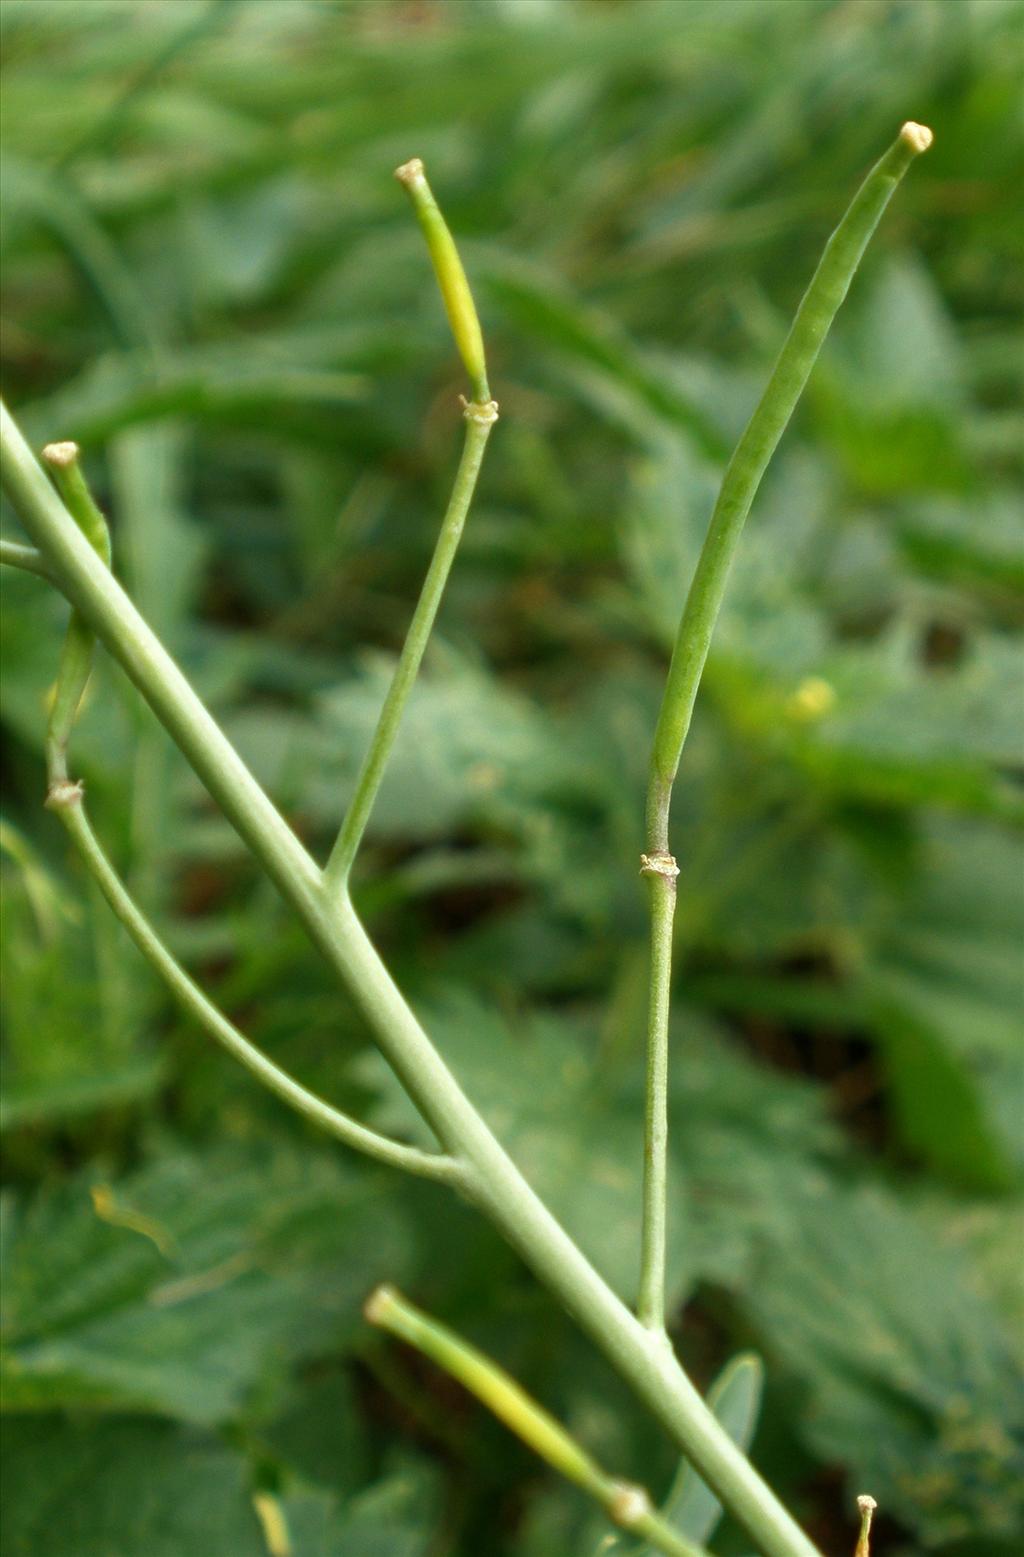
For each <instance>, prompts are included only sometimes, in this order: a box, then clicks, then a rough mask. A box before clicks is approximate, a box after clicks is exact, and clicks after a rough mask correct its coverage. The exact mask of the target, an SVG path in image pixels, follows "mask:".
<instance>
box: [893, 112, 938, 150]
mask: <svg viewBox="0 0 1024 1557" xmlns="http://www.w3.org/2000/svg"><path fill="white" fill-rule="evenodd" d="M900 139H901V140H902V141H905V142H906V143H907V145H908V146H909V147H910V148H911V150H912V151H918V152H920V151H927V150H928V147H929V146H930V145H931V143H932V141H933V140H934V139H935V136H934V135H933V134H932V132H931V130H929V128H928V126H927V125H926V124H915V123H914V121H913V119H908V120H907V122H906V124H905V125H904V126H903V127H902V129H901V130H900Z"/></svg>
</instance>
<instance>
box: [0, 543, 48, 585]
mask: <svg viewBox="0 0 1024 1557" xmlns="http://www.w3.org/2000/svg"><path fill="white" fill-rule="evenodd" d="M0 562H2V563H4V564H5V565H6V566H7V567H9V568H21V569H22V570H23V571H24V572H25V573H35V574H37V575H38V576H39V577H40V578H45V579H49V580H50V582H51V583H52V577H51V574H50V570H49V568H48V567H47V566H46V559H45V558H44V556H43V554H42V552H39V551H36V549H35V547H34V546H22V544H21V542H20V541H8V540H2V539H0Z"/></svg>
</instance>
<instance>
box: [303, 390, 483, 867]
mask: <svg viewBox="0 0 1024 1557" xmlns="http://www.w3.org/2000/svg"><path fill="white" fill-rule="evenodd" d="M465 415H466V438H465V443H464V445H463V450H462V458H461V460H460V461H459V468H458V470H457V472H456V475H455V483H454V486H453V487H452V495H451V498H450V500H449V503H448V509H447V512H446V513H445V516H444V520H443V522H442V524H441V533H440V535H439V536H438V538H437V545H436V546H435V548H434V555H433V557H432V558H431V561H430V567H429V568H428V569H427V576H426V578H425V579H424V582H423V588H422V590H421V591H420V597H419V600H418V601H417V603H416V610H415V611H414V613H413V618H412V622H411V623H410V625H409V631H408V633H407V634H406V638H405V643H404V644H403V645H402V652H401V654H400V655H399V659H398V664H397V665H396V667H395V673H394V676H393V677H392V679H391V685H390V687H389V688H388V693H387V697H386V698H385V699H384V706H383V708H382V709H381V711H380V717H379V718H378V720H377V728H376V729H375V730H374V732H373V739H372V740H371V742H370V748H369V750H368V752H367V754H366V757H365V758H364V760H363V765H362V767H361V769H360V771H359V777H358V779H357V780H356V788H355V793H354V795H353V797H352V801H351V804H350V805H349V808H348V811H347V813H346V815H345V820H344V822H343V823H342V827H341V831H340V832H339V834H338V838H337V841H336V842H335V845H334V848H333V849H332V851H331V857H330V859H329V860H328V862H327V868H326V870H325V871H324V883H325V885H326V887H327V889H328V891H330V892H333V893H335V894H336V895H337V894H340V893H342V892H344V891H345V890H346V888H347V884H348V878H349V874H350V872H351V870H352V863H353V861H354V859H355V857H356V853H357V851H358V849H359V844H360V842H361V840H362V837H363V833H364V832H365V831H366V824H367V822H368V821H369V818H370V812H371V811H372V809H373V803H374V801H375V800H376V798H377V791H378V790H379V789H380V785H381V780H382V779H383V777H384V770H385V768H386V766H387V762H388V758H389V757H390V755H391V749H392V747H393V746H394V744H395V737H396V736H397V734H398V727H399V725H400V724H401V721H402V715H403V713H404V712H405V705H406V703H407V702H408V700H409V694H410V692H411V691H412V689H413V685H414V683H415V681H416V677H417V675H418V673H419V668H420V665H421V663H422V661H423V655H424V651H425V650H426V647H427V643H428V641H429V638H430V633H431V630H432V628H433V625H434V619H435V617H436V616H437V612H438V607H439V606H440V604H441V596H442V595H443V594H444V588H445V584H446V583H447V581H448V575H449V573H450V572H451V567H452V563H453V562H454V560H455V553H456V551H457V550H458V545H459V541H460V539H461V538H462V530H463V526H464V525H465V522H466V515H467V514H468V512H469V505H470V503H471V502H472V500H473V493H474V491H475V490H476V481H477V476H478V475H479V474H480V466H481V464H482V462H483V457H484V450H485V449H486V447H487V440H488V438H489V437H490V435H491V428H492V426H493V425H494V422H495V421H496V420H497V408H496V407H494V408H493V409H492V406H491V405H486V406H478V405H471V406H467V407H466V412H465Z"/></svg>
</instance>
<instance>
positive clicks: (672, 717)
mask: <svg viewBox="0 0 1024 1557" xmlns="http://www.w3.org/2000/svg"><path fill="white" fill-rule="evenodd" d="M931 143H932V132H931V130H929V129H927V128H926V127H925V126H924V125H920V124H912V123H908V124H905V125H904V126H903V128H902V129H901V130H900V133H899V135H898V136H897V137H896V140H895V141H894V143H893V144H892V146H890V148H889V150H888V151H887V152H886V153H885V155H884V156H883V157H882V158H881V159H880V160H879V161H878V162H877V163H876V164H875V166H874V167H873V168H872V169H871V172H870V173H869V174H868V176H867V178H866V179H865V180H864V182H863V184H862V185H861V186H860V188H859V189H858V191H857V193H856V194H855V195H854V197H853V200H852V201H851V202H850V205H849V207H848V208H847V211H846V214H845V215H844V217H843V219H842V221H841V222H840V223H839V226H838V227H837V228H836V230H835V232H834V233H833V234H832V236H831V238H830V239H829V241H828V243H827V244H826V245H825V251H824V253H823V254H822V257H821V260H820V262H819V264H818V268H817V270H816V271H815V272H814V275H813V277H812V278H811V283H810V285H809V286H808V288H807V291H806V292H805V293H804V296H803V299H802V301H801V303H800V306H799V308H798V309H797V312H796V317H795V318H794V320H793V324H792V326H791V328H790V331H789V334H788V335H787V337H786V340H785V342H784V343H783V346H782V350H781V351H780V353H779V355H778V358H777V360H776V363H775V366H774V367H773V369H772V371H771V374H770V376H769V379H768V383H767V385H766V387H765V390H764V393H763V394H762V396H761V399H760V401H759V402H758V404H757V407H756V409H755V411H754V413H753V415H752V416H751V418H750V421H749V422H748V423H747V426H746V428H745V429H744V431H743V433H742V434H741V436H740V440H739V442H738V443H737V445H736V448H735V450H734V452H733V454H732V457H731V459H730V460H729V463H728V465H727V466H726V470H725V475H724V476H723V478H722V485H721V487H720V489H719V493H718V498H717V500H716V502H715V506H714V509H713V511H712V514H711V520H710V523H709V525H708V533H707V536H706V538H705V541H704V545H703V547H702V548H701V553H700V556H699V558H698V559H697V567H696V569H695V571H694V575H693V581H692V583H691V584H690V589H689V593H688V595H687V597H686V604H685V606H684V607H683V613H682V617H681V619H680V622H679V629H678V632H677V634H676V641H675V647H674V649H673V651H672V661H671V664H670V666H669V672H668V678H667V680H666V683H665V691H664V695H663V697H662V702H661V710H660V712H659V714H658V723H657V727H656V729H655V732H654V744H653V749H652V752H651V763H650V776H649V781H648V788H647V805H646V842H645V848H646V850H647V853H646V855H644V856H643V859H644V862H645V863H644V872H645V874H651V871H650V869H649V865H648V862H650V861H671V865H672V872H673V876H674V874H675V860H674V859H673V858H672V855H671V853H670V850H669V810H670V808H671V804H672V786H673V784H674V783H675V777H676V773H677V771H678V769H679V758H680V755H681V753H682V749H683V742H684V741H685V740H686V735H687V732H688V730H689V728H690V719H691V717H692V714H693V705H694V702H695V701H696V697H697V689H698V687H699V686H700V680H701V676H702V675H703V672H704V665H705V663H706V661H707V657H708V649H709V647H710V644H711V635H712V633H713V631H714V627H715V622H716V621H717V619H718V613H719V610H720V609H721V605H722V599H723V597H724V595H725V588H726V584H727V583H728V579H729V572H730V569H731V567H732V561H733V557H734V556H735V554H736V548H737V546H738V544H739V539H740V535H741V534H742V531H743V526H744V523H745V522H746V518H747V515H748V514H749V512H750V508H751V505H752V503H753V501H754V497H755V495H756V493H757V489H758V487H759V486H760V484H761V478H762V477H763V475H764V473H765V470H766V469H767V467H768V463H769V461H770V460H771V457H772V455H773V454H774V452H775V450H776V448H777V447H778V444H779V440H780V439H781V437H782V434H783V433H784V432H785V430H786V426H787V424H788V422H789V419H790V417H791V416H792V414H793V411H794V410H795V408H796V404H797V401H798V400H799V399H800V396H801V394H802V393H803V390H804V386H805V385H806V383H807V380H808V378H809V377H810V374H811V370H812V368H813V367H814V364H815V362H816V360H817V357H818V353H819V352H820V350H821V348H822V345H823V343H824V341H825V337H826V336H827V334H828V332H829V329H830V328H831V325H832V321H833V319H834V318H835V316H836V314H837V313H838V311H839V308H840V305H841V304H842V302H843V299H844V298H845V297H846V294H847V292H848V291H849V288H850V283H851V282H852V280H853V277H854V274H855V272H856V270H857V266H858V265H859V264H860V261H861V257H862V256H863V254H864V250H865V249H866V247H867V245H868V242H869V240H870V238H871V235H872V233H873V232H874V230H875V228H876V227H877V226H878V223H879V221H880V220H881V217H882V213H883V212H884V210H885V208H886V206H887V205H888V204H889V201H890V200H891V199H892V196H893V194H894V192H895V190H896V187H897V185H898V184H899V182H900V180H901V179H902V177H903V175H904V174H905V173H906V171H907V169H908V168H909V167H910V165H911V163H912V162H913V161H914V159H915V157H917V156H918V155H919V154H920V153H921V152H923V151H927V149H928V147H929V146H930V145H931ZM672 885H673V898H674V895H675V893H674V885H675V884H674V880H673V883H672ZM666 895H667V894H666V892H665V890H664V889H662V888H660V887H659V886H658V884H657V883H656V882H653V881H652V888H651V916H652V917H651V948H652V961H651V998H650V1015H649V1019H648V1048H647V1065H648V1074H647V1103H646V1111H645V1118H646V1132H645V1142H644V1206H643V1241H642V1248H641V1270H640V1295H639V1299H638V1307H639V1309H640V1312H641V1313H642V1315H643V1317H644V1319H645V1322H646V1323H648V1324H650V1325H651V1326H652V1327H658V1326H660V1325H661V1323H662V1320H663V1312H664V1296H663V1288H664V1268H665V1163H666V1153H667V1140H666V1132H667V1118H666V1103H665V1097H666V1089H667V1068H668V991H669V984H670V981H671V960H672V941H671V914H670V913H669V912H668V910H667V908H666V902H665V899H666ZM666 924H667V926H668V929H667V932H666Z"/></svg>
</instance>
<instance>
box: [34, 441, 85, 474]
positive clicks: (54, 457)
mask: <svg viewBox="0 0 1024 1557" xmlns="http://www.w3.org/2000/svg"><path fill="white" fill-rule="evenodd" d="M80 453H81V450H80V449H79V447H78V444H77V443H72V442H71V440H70V439H68V440H66V441H65V442H63V443H48V444H47V445H46V448H45V449H44V450H43V459H44V460H45V461H46V463H47V464H48V465H52V466H53V467H54V468H55V469H56V470H67V468H68V466H69V465H73V464H74V463H75V461H76V459H77V458H78V456H79V454H80Z"/></svg>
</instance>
